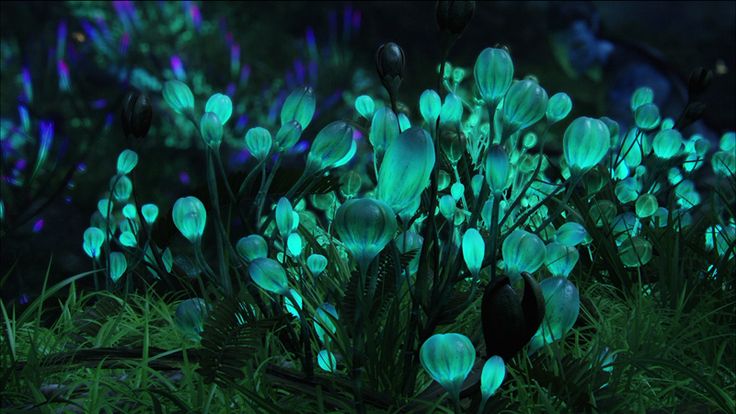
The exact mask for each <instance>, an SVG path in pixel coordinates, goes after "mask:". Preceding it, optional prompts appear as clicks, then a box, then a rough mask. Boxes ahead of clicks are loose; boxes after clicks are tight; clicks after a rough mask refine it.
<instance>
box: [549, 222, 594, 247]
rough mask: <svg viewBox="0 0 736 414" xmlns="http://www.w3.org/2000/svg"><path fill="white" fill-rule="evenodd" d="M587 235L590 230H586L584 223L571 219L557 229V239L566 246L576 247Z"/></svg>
mask: <svg viewBox="0 0 736 414" xmlns="http://www.w3.org/2000/svg"><path fill="white" fill-rule="evenodd" d="M587 235H588V232H587V231H585V227H583V226H582V224H580V223H576V222H574V221H569V222H567V223H565V224H563V225H562V226H560V228H559V229H557V232H556V233H555V241H556V242H558V243H561V244H564V245H565V246H571V247H575V246H577V245H578V244H580V243H582V242H583V240H585V237H586V236H587Z"/></svg>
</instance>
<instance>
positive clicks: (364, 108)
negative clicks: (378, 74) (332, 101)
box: [355, 95, 376, 119]
mask: <svg viewBox="0 0 736 414" xmlns="http://www.w3.org/2000/svg"><path fill="white" fill-rule="evenodd" d="M355 110H356V111H357V112H358V114H359V115H360V116H362V117H363V118H365V119H371V117H372V116H373V112H375V110H376V103H375V102H373V98H371V97H370V96H368V95H360V96H359V97H357V98H355Z"/></svg>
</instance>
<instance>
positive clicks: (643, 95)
mask: <svg viewBox="0 0 736 414" xmlns="http://www.w3.org/2000/svg"><path fill="white" fill-rule="evenodd" d="M653 101H654V91H653V90H652V88H649V87H646V86H642V87H640V88H637V89H636V90H635V91H634V94H633V95H631V110H632V111H636V110H637V109H638V108H639V107H640V106H642V105H646V104H648V103H652V102H653Z"/></svg>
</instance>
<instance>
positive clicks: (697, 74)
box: [687, 67, 713, 100]
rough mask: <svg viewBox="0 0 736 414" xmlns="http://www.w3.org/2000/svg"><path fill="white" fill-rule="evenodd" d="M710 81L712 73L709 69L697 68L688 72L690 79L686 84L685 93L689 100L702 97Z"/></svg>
mask: <svg viewBox="0 0 736 414" xmlns="http://www.w3.org/2000/svg"><path fill="white" fill-rule="evenodd" d="M712 80H713V71H711V70H709V69H705V68H702V67H697V68H695V69H694V70H693V71H692V72H690V79H688V82H687V93H688V96H689V97H690V100H694V99H696V98H698V97H699V96H700V95H702V94H703V92H705V90H706V89H708V86H709V85H710V82H711V81H712Z"/></svg>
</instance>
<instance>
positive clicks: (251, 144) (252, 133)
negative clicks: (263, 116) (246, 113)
mask: <svg viewBox="0 0 736 414" xmlns="http://www.w3.org/2000/svg"><path fill="white" fill-rule="evenodd" d="M272 144H273V139H272V138H271V133H270V132H268V130H267V129H266V128H261V127H255V128H251V129H249V130H248V132H247V133H246V134H245V147H246V148H247V149H248V151H249V152H250V153H251V154H253V157H255V158H256V159H257V160H259V161H260V160H263V159H264V158H266V157H267V156H268V154H269V153H270V152H271V145H272Z"/></svg>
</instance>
